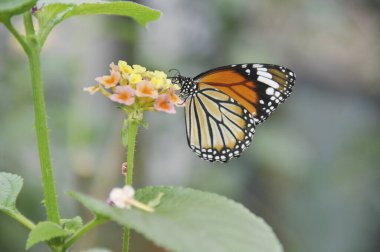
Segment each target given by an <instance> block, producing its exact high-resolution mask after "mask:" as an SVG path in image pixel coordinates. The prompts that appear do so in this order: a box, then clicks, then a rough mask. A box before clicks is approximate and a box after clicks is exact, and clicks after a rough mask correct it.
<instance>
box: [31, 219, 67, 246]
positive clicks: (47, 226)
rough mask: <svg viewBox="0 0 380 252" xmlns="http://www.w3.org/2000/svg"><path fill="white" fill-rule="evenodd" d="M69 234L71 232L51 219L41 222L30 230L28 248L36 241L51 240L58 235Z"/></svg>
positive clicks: (64, 235)
mask: <svg viewBox="0 0 380 252" xmlns="http://www.w3.org/2000/svg"><path fill="white" fill-rule="evenodd" d="M68 235H70V233H69V232H68V231H66V230H64V229H63V228H62V227H61V226H60V225H58V224H57V223H54V222H50V221H44V222H40V223H38V224H37V226H36V227H35V228H34V229H32V231H30V233H29V237H28V240H27V242H26V249H29V248H30V247H32V246H33V245H35V244H36V243H39V242H42V241H49V240H51V239H53V238H57V237H66V236H68Z"/></svg>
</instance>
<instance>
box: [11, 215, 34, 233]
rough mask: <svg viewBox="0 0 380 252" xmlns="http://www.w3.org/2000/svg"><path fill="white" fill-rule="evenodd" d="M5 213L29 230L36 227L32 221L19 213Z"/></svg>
mask: <svg viewBox="0 0 380 252" xmlns="http://www.w3.org/2000/svg"><path fill="white" fill-rule="evenodd" d="M4 212H5V213H6V214H8V215H9V216H10V217H12V218H14V219H15V220H17V221H18V222H20V223H21V224H23V225H24V226H25V227H27V228H29V229H30V230H32V229H33V228H34V227H35V226H36V225H34V223H33V222H32V221H31V220H29V219H28V218H26V217H25V216H24V215H22V214H21V213H20V212H18V211H4Z"/></svg>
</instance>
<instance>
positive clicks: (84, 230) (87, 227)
mask: <svg viewBox="0 0 380 252" xmlns="http://www.w3.org/2000/svg"><path fill="white" fill-rule="evenodd" d="M106 221H107V220H106V219H101V218H94V219H92V220H91V221H89V222H88V223H87V224H86V225H84V226H83V227H81V228H80V229H79V230H78V231H77V232H76V233H75V234H73V235H72V236H71V237H70V238H69V239H68V240H67V241H66V242H65V244H64V245H63V249H62V251H66V250H67V249H68V248H70V247H71V246H72V245H73V244H74V243H75V242H76V241H77V240H79V239H80V238H81V237H82V236H83V235H84V234H85V233H87V232H88V231H90V230H91V229H93V228H94V227H96V226H98V225H100V224H103V223H104V222H106Z"/></svg>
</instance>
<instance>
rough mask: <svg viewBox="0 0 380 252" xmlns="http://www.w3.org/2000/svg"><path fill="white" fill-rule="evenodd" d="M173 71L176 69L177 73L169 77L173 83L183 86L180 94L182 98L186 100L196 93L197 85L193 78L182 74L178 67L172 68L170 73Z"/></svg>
mask: <svg viewBox="0 0 380 252" xmlns="http://www.w3.org/2000/svg"><path fill="white" fill-rule="evenodd" d="M172 71H176V73H175V74H174V76H172V77H169V78H170V79H171V80H172V83H173V84H177V85H180V86H181V90H180V94H179V96H180V97H181V99H183V100H186V99H187V97H189V96H190V95H192V94H194V93H195V91H196V87H197V86H196V84H195V82H194V80H193V78H190V77H185V76H182V75H181V74H180V72H179V71H178V70H177V69H171V70H170V71H169V73H170V72H172Z"/></svg>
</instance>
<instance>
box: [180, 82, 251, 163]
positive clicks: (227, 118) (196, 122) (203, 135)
mask: <svg viewBox="0 0 380 252" xmlns="http://www.w3.org/2000/svg"><path fill="white" fill-rule="evenodd" d="M185 119H186V131H187V139H188V144H189V146H190V148H191V149H192V150H193V151H195V152H196V153H197V155H198V156H200V157H201V158H203V159H205V160H208V161H211V162H213V161H221V162H227V161H228V160H230V159H231V158H233V157H238V156H239V155H240V154H241V152H242V151H244V150H245V149H246V148H247V147H248V146H249V145H250V143H251V141H252V137H253V134H254V131H255V130H254V119H253V117H252V115H251V113H250V112H249V111H248V110H247V109H245V108H244V107H242V106H241V105H240V104H238V103H237V102H236V101H235V100H234V99H232V98H231V97H229V96H228V95H226V94H225V93H223V92H221V91H220V90H218V89H216V88H213V87H210V86H209V85H205V84H200V85H199V86H198V91H197V92H196V93H195V94H194V95H193V96H191V97H189V99H187V100H186V107H185Z"/></svg>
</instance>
